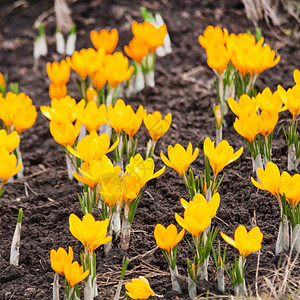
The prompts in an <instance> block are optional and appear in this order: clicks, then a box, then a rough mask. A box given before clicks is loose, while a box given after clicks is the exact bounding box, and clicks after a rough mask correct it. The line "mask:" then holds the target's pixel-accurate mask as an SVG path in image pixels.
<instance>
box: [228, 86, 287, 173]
mask: <svg viewBox="0 0 300 300" xmlns="http://www.w3.org/2000/svg"><path fill="white" fill-rule="evenodd" d="M228 105H229V107H230V108H231V110H232V112H233V113H234V114H235V115H236V119H235V122H234V124H233V126H234V128H235V130H236V131H237V133H238V134H240V135H241V136H242V137H243V138H244V140H245V143H246V145H247V147H248V149H249V151H250V153H251V157H252V163H253V172H256V171H257V168H259V167H260V168H263V167H264V166H266V165H267V163H268V162H269V161H271V157H272V140H273V134H274V129H275V126H276V124H277V122H278V118H279V113H280V112H282V111H284V110H286V108H285V107H284V106H283V102H282V101H281V98H280V94H279V92H278V91H275V92H274V93H272V92H271V90H270V89H269V88H265V89H264V90H263V91H262V93H259V94H257V96H256V97H252V98H251V97H249V96H248V95H246V94H243V95H242V96H241V97H240V99H239V101H236V100H234V99H233V98H231V97H229V98H228Z"/></svg>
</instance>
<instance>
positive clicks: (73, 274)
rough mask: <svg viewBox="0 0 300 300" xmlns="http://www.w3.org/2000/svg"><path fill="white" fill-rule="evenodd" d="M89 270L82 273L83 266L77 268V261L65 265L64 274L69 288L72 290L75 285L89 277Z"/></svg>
mask: <svg viewBox="0 0 300 300" xmlns="http://www.w3.org/2000/svg"><path fill="white" fill-rule="evenodd" d="M89 272H90V271H89V270H86V271H85V272H84V269H83V266H79V263H78V262H77V261H74V262H73V263H71V264H66V265H65V267H64V274H65V278H66V280H67V282H68V283H69V285H70V288H73V287H74V286H75V285H76V284H77V283H79V282H80V281H82V280H84V279H85V278H86V277H87V276H88V275H89Z"/></svg>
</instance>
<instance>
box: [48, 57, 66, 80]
mask: <svg viewBox="0 0 300 300" xmlns="http://www.w3.org/2000/svg"><path fill="white" fill-rule="evenodd" d="M70 73H71V68H70V66H69V65H68V64H67V62H66V61H65V60H61V62H60V63H58V62H57V61H55V62H53V63H52V64H51V63H50V62H48V63H47V74H48V77H49V78H50V80H51V81H52V82H53V83H54V84H56V85H61V84H66V83H67V82H68V81H69V78H70Z"/></svg>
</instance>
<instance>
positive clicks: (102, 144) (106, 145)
mask: <svg viewBox="0 0 300 300" xmlns="http://www.w3.org/2000/svg"><path fill="white" fill-rule="evenodd" d="M118 143H119V140H117V141H116V142H115V143H114V144H113V145H112V146H110V138H109V136H108V135H107V134H106V133H103V134H101V135H100V136H99V135H98V133H97V132H95V131H92V132H91V133H90V134H89V135H87V136H85V137H84V138H82V139H81V140H80V141H79V142H78V144H77V147H76V150H75V149H72V148H71V147H68V150H69V152H70V153H71V154H72V155H74V156H76V157H78V158H80V159H81V160H83V161H86V162H90V161H92V160H101V159H102V157H103V155H104V154H106V153H108V152H111V151H113V150H114V149H115V148H116V147H117V145H118Z"/></svg>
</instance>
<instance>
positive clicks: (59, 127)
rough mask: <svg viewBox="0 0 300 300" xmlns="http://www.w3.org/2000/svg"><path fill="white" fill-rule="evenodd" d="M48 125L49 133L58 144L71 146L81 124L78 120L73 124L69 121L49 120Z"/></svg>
mask: <svg viewBox="0 0 300 300" xmlns="http://www.w3.org/2000/svg"><path fill="white" fill-rule="evenodd" d="M49 127H50V133H51V135H52V136H53V138H54V140H55V141H56V142H57V143H58V144H60V145H62V146H64V147H67V146H70V147H72V146H73V145H74V143H75V141H76V139H77V137H78V135H79V132H80V127H81V124H80V122H79V121H76V123H75V125H73V124H72V123H71V122H64V123H60V124H59V123H56V122H54V121H51V122H50V123H49Z"/></svg>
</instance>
